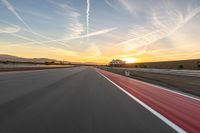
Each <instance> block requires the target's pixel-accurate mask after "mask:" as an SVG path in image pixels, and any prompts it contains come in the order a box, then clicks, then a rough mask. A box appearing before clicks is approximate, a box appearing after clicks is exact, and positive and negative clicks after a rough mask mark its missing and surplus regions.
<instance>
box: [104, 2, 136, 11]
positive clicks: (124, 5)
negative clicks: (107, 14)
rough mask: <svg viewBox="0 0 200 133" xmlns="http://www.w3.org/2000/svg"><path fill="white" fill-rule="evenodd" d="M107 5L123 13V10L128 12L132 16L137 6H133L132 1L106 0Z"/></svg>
mask: <svg viewBox="0 0 200 133" xmlns="http://www.w3.org/2000/svg"><path fill="white" fill-rule="evenodd" d="M105 2H106V3H107V5H109V6H110V7H111V8H113V9H115V10H116V11H119V12H121V11H122V10H125V11H128V12H129V13H130V14H133V13H134V12H135V10H136V9H135V5H133V3H134V2H133V1H132V0H105Z"/></svg>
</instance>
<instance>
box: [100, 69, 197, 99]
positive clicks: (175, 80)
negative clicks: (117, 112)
mask: <svg viewBox="0 0 200 133" xmlns="http://www.w3.org/2000/svg"><path fill="white" fill-rule="evenodd" d="M102 69H104V70H105V68H102ZM106 70H107V71H110V72H114V73H117V74H121V75H125V70H121V69H114V68H106ZM130 77H131V78H135V79H139V80H142V81H145V82H149V83H153V84H157V85H160V86H163V87H167V88H169V89H174V90H177V91H181V92H184V93H189V94H192V95H196V96H200V78H198V77H192V76H180V75H168V74H158V73H150V72H138V71H134V70H131V71H130Z"/></svg>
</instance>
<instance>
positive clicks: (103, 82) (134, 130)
mask: <svg viewBox="0 0 200 133" xmlns="http://www.w3.org/2000/svg"><path fill="white" fill-rule="evenodd" d="M173 132H176V131H175V130H174V129H172V128H171V127H170V126H168V125H167V124H165V123H164V122H163V121H162V120H160V119H159V118H158V117H156V116H155V115H154V114H153V113H151V112H150V111H148V110H147V109H146V108H144V107H143V106H141V105H140V104H139V103H138V102H136V101H135V100H133V99H132V98H130V97H129V96H128V95H126V94H125V93H124V92H122V91H121V90H120V89H119V88H117V87H116V86H115V85H113V84H112V83H111V82H109V81H108V80H107V79H105V78H104V77H103V76H101V75H100V74H99V73H97V72H96V71H95V69H93V68H89V67H76V68H65V69H52V70H41V71H27V72H10V73H1V74H0V133H173Z"/></svg>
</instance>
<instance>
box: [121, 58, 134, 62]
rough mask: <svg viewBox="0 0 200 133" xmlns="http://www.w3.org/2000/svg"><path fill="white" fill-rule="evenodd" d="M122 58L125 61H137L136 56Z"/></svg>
mask: <svg viewBox="0 0 200 133" xmlns="http://www.w3.org/2000/svg"><path fill="white" fill-rule="evenodd" d="M122 60H123V61H125V62H126V63H135V62H136V61H137V59H136V58H123V59H122Z"/></svg>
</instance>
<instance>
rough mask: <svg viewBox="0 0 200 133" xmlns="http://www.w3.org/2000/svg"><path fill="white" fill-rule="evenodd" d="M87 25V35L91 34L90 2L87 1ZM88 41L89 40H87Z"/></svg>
mask: <svg viewBox="0 0 200 133" xmlns="http://www.w3.org/2000/svg"><path fill="white" fill-rule="evenodd" d="M86 14H87V16H86V25H87V34H88V33H89V20H90V0H87V11H86ZM87 39H88V38H87Z"/></svg>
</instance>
